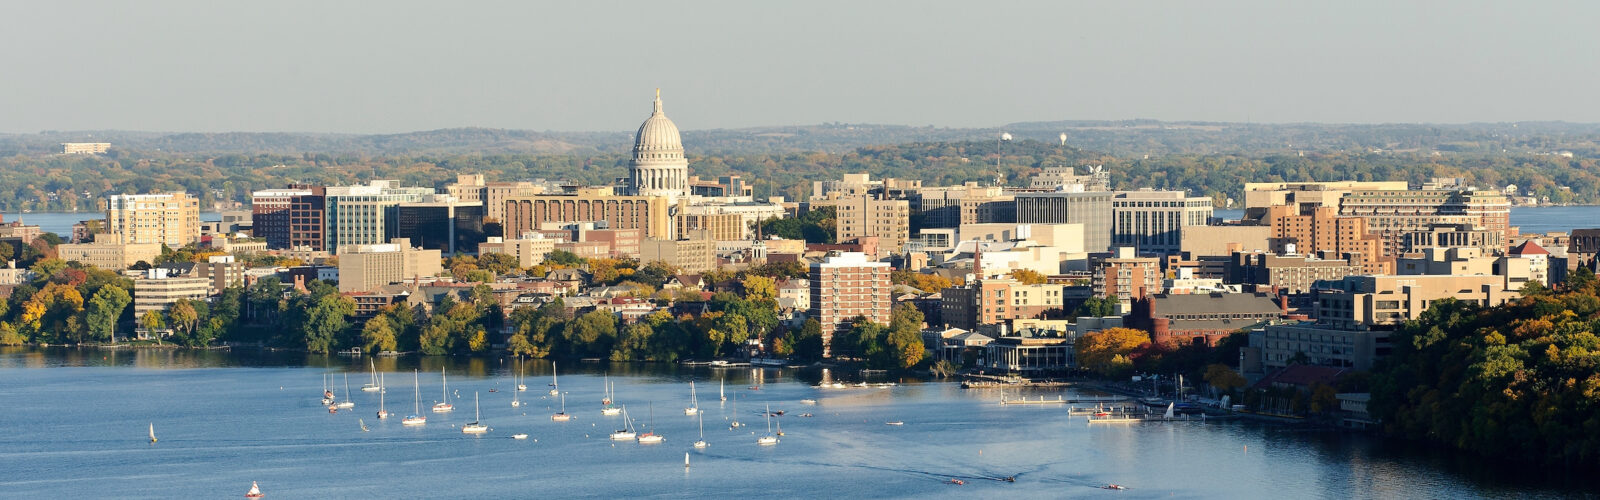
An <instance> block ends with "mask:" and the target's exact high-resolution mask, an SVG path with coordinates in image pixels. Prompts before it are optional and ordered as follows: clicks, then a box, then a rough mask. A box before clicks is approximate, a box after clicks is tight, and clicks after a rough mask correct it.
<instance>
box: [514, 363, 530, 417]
mask: <svg viewBox="0 0 1600 500" xmlns="http://www.w3.org/2000/svg"><path fill="white" fill-rule="evenodd" d="M515 378H516V380H515V382H516V383H517V390H518V391H526V390H528V384H524V383H522V356H517V376H516V377H515ZM512 406H516V405H512Z"/></svg>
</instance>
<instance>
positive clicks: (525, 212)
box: [504, 188, 673, 238]
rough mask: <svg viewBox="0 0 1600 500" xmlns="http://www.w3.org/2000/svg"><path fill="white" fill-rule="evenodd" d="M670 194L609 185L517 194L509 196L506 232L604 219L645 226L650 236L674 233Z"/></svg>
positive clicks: (617, 224)
mask: <svg viewBox="0 0 1600 500" xmlns="http://www.w3.org/2000/svg"><path fill="white" fill-rule="evenodd" d="M669 206H670V205H669V204H668V203H667V198H665V197H660V196H616V195H613V194H611V189H610V188H588V189H582V190H579V191H578V192H576V193H574V194H567V195H538V196H518V197H512V198H509V199H507V200H506V219H505V221H504V223H505V234H522V233H525V232H528V231H534V230H537V229H539V228H541V227H543V226H544V225H545V224H547V223H551V222H567V223H571V222H596V221H605V222H606V223H607V227H609V228H612V229H642V230H644V235H645V237H647V238H669V237H671V236H672V234H673V232H672V222H673V221H672V217H671V216H670V215H668V213H667V209H668V207H669Z"/></svg>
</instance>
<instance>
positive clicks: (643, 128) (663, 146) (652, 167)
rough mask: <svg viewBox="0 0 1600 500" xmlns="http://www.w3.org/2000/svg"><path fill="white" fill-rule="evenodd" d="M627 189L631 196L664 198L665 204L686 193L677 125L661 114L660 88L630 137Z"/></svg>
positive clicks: (685, 170)
mask: <svg viewBox="0 0 1600 500" xmlns="http://www.w3.org/2000/svg"><path fill="white" fill-rule="evenodd" d="M628 188H629V191H631V192H632V194H635V195H641V196H665V197H667V199H668V203H676V202H677V201H678V198H680V197H683V196H687V195H688V194H689V160H688V159H685V158H684V156H683V139H682V137H681V136H680V135H679V134H678V126H677V125H676V124H673V123H672V120H671V119H669V118H667V114H666V113H664V112H662V111H661V89H656V101H655V111H654V112H652V113H650V118H648V119H645V121H644V124H643V125H639V133H638V134H637V135H635V136H634V141H633V161H631V162H628Z"/></svg>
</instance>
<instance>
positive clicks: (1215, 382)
mask: <svg viewBox="0 0 1600 500" xmlns="http://www.w3.org/2000/svg"><path fill="white" fill-rule="evenodd" d="M1205 380H1206V382H1209V383H1210V384H1211V387H1214V388H1216V389H1217V390H1218V391H1222V392H1233V390H1234V389H1238V388H1240V387H1244V386H1245V384H1246V383H1248V381H1247V380H1245V378H1244V375H1240V374H1239V372H1236V371H1233V368H1229V367H1228V365H1224V364H1221V363H1217V364H1213V365H1209V366H1206V375H1205Z"/></svg>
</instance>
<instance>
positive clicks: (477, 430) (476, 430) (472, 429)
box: [461, 392, 489, 434]
mask: <svg viewBox="0 0 1600 500" xmlns="http://www.w3.org/2000/svg"><path fill="white" fill-rule="evenodd" d="M480 418H482V417H480V416H479V414H478V393H476V392H474V393H472V423H470V424H467V425H463V426H461V433H462V434H483V433H485V432H489V426H487V425H483V424H481V423H478V421H479V419H480Z"/></svg>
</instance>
